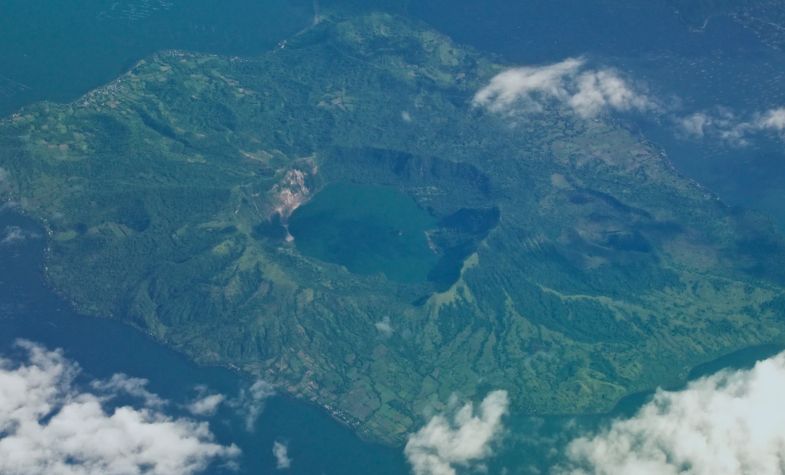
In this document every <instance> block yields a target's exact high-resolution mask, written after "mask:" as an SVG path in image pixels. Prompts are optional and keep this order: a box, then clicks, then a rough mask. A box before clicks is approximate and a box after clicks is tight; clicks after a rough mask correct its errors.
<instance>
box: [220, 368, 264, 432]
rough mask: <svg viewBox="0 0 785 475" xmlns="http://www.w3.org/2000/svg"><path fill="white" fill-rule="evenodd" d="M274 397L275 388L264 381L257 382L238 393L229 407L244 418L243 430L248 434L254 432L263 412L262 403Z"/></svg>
mask: <svg viewBox="0 0 785 475" xmlns="http://www.w3.org/2000/svg"><path fill="white" fill-rule="evenodd" d="M274 395H275V387H274V386H273V385H272V384H270V383H268V382H267V381H264V380H261V379H260V380H257V381H256V382H255V383H253V384H252V385H251V387H249V388H247V389H243V390H241V391H240V395H239V397H238V398H237V399H234V400H232V401H230V403H229V404H230V405H231V406H233V407H234V408H236V409H237V410H238V411H239V412H240V413H241V414H242V415H243V417H245V428H246V430H248V432H251V431H253V430H254V426H255V425H256V420H257V419H258V418H259V416H260V415H261V414H262V411H264V403H265V401H266V400H267V398H269V397H271V396H274Z"/></svg>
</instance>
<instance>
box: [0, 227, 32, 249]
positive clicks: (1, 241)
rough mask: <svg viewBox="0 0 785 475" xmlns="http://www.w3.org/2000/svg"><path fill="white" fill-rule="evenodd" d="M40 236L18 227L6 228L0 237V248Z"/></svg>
mask: <svg viewBox="0 0 785 475" xmlns="http://www.w3.org/2000/svg"><path fill="white" fill-rule="evenodd" d="M40 237H41V236H40V235H39V234H38V233H36V232H33V231H28V230H26V229H23V228H20V227H19V226H6V227H5V229H3V234H2V237H0V246H12V245H14V244H18V243H20V242H22V241H26V240H28V239H38V238H40Z"/></svg>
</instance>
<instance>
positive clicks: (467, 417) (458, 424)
mask: <svg viewBox="0 0 785 475" xmlns="http://www.w3.org/2000/svg"><path fill="white" fill-rule="evenodd" d="M508 406H509V399H508V397H507V391H501V390H500V391H493V392H491V393H489V394H488V395H487V396H486V397H485V399H484V400H483V401H482V403H481V404H480V407H479V410H477V411H475V410H474V407H473V405H472V404H471V403H469V404H466V405H464V406H463V407H461V408H460V409H458V410H457V411H456V412H455V413H454V414H447V415H444V414H438V415H435V416H433V417H432V418H431V420H430V421H429V422H428V424H426V425H425V426H424V427H423V428H421V429H420V430H419V431H417V432H416V433H414V434H411V435H410V436H409V439H408V441H407V442H406V447H405V449H404V452H405V454H406V457H407V459H408V460H409V463H410V464H411V465H412V469H413V471H414V473H415V475H455V473H456V469H455V467H464V468H477V466H478V465H479V464H481V463H482V461H483V459H486V458H487V457H489V456H490V455H491V454H492V452H493V442H495V441H496V440H497V439H498V437H499V435H500V434H501V432H502V430H503V425H502V417H503V416H504V415H505V414H506V413H507V408H508ZM480 468H481V467H480Z"/></svg>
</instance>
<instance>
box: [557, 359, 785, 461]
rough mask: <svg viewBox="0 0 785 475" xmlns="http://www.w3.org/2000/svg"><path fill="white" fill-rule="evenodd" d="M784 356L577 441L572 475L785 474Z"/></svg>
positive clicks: (664, 397)
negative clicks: (631, 474)
mask: <svg viewBox="0 0 785 475" xmlns="http://www.w3.org/2000/svg"><path fill="white" fill-rule="evenodd" d="M784 402H785V354H782V355H779V356H777V357H774V358H771V359H769V360H765V361H761V362H759V363H758V364H756V365H755V367H754V368H753V369H750V370H743V371H735V372H733V371H728V372H721V373H718V374H716V375H713V376H710V377H707V378H703V379H700V380H698V381H695V382H693V383H691V384H690V385H689V386H688V387H687V388H686V389H684V390H682V391H675V392H671V391H662V390H660V391H658V392H657V393H656V395H655V396H654V399H653V401H652V402H650V403H648V404H646V405H645V406H644V407H643V408H642V409H641V410H640V411H639V412H638V413H637V414H636V415H635V416H634V417H632V418H630V419H626V420H618V421H615V422H613V423H612V424H611V425H610V426H609V427H608V428H607V429H605V430H603V431H602V432H600V433H598V434H595V435H591V436H584V437H581V438H578V439H575V440H574V441H572V442H571V443H570V444H569V446H568V448H567V457H568V459H569V463H567V464H566V465H564V466H562V467H560V468H559V469H557V470H555V472H556V473H562V474H563V473H569V474H573V475H579V474H580V475H583V474H589V473H591V474H598V475H617V474H618V475H622V474H630V473H635V474H642V475H646V474H652V475H654V474H657V475H660V474H662V475H668V474H671V475H675V474H684V475H687V474H689V475H743V474H756V475H779V474H782V473H785V410H783V403H784Z"/></svg>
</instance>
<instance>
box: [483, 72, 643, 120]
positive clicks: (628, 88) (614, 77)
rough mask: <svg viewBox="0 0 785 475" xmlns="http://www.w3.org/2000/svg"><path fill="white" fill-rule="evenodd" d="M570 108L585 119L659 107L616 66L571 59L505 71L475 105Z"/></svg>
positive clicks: (536, 109) (523, 109)
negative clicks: (594, 66)
mask: <svg viewBox="0 0 785 475" xmlns="http://www.w3.org/2000/svg"><path fill="white" fill-rule="evenodd" d="M549 102H551V103H553V102H555V103H558V104H563V105H565V106H567V107H569V108H570V109H571V110H572V111H573V112H575V113H576V114H578V115H579V116H581V117H583V118H591V117H596V116H597V115H599V114H601V113H604V112H608V111H632V110H638V111H645V110H652V109H656V108H657V106H656V104H655V102H654V101H653V100H651V99H650V98H649V97H648V96H647V95H645V94H643V93H641V92H639V91H637V90H636V89H635V88H634V87H633V86H632V85H631V84H630V83H629V82H628V81H626V80H625V79H624V78H622V76H621V75H620V74H619V73H618V72H617V71H616V70H614V69H609V68H602V69H590V68H587V67H586V61H585V60H583V59H579V58H568V59H566V60H564V61H561V62H559V63H555V64H549V65H545V66H537V67H521V68H513V69H508V70H506V71H503V72H501V73H499V74H497V75H496V76H494V77H493V78H492V79H491V81H490V82H489V83H488V85H486V86H485V87H483V88H482V89H480V90H479V91H478V92H477V93H476V94H475V95H474V99H473V104H474V105H475V106H479V107H484V108H486V109H488V110H490V111H492V112H498V113H518V112H523V113H534V112H540V111H542V110H543V108H544V107H545V105H546V104H547V103H549Z"/></svg>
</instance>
